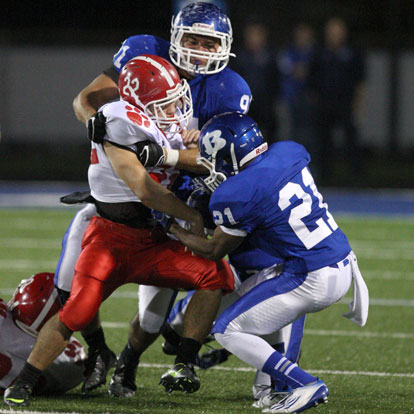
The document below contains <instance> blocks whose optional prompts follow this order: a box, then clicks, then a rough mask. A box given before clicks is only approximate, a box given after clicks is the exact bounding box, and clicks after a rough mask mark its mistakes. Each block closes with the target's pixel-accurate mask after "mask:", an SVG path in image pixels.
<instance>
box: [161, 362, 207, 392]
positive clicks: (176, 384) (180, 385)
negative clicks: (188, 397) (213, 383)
mask: <svg viewBox="0 0 414 414" xmlns="http://www.w3.org/2000/svg"><path fill="white" fill-rule="evenodd" d="M160 385H163V386H164V387H165V391H167V392H169V393H171V392H173V391H181V392H186V393H189V394H190V393H192V392H196V391H197V390H198V389H199V388H200V379H199V378H198V377H197V374H196V373H195V371H194V368H193V365H192V364H183V363H179V364H175V365H174V367H173V368H171V369H170V370H168V371H167V372H166V373H165V374H164V375H163V376H162V377H161V381H160Z"/></svg>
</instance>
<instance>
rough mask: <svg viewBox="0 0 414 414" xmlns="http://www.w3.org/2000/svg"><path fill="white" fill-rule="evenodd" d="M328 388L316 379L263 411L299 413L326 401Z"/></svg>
mask: <svg viewBox="0 0 414 414" xmlns="http://www.w3.org/2000/svg"><path fill="white" fill-rule="evenodd" d="M328 395H329V390H328V387H327V386H326V384H325V383H324V382H323V381H322V380H318V381H316V382H313V383H311V384H309V385H305V386H304V387H299V388H296V389H295V390H293V391H292V392H291V393H289V394H288V395H287V396H286V397H285V398H283V399H282V400H280V401H279V402H277V403H276V404H274V405H272V406H271V407H269V408H265V409H264V410H263V411H262V412H263V413H299V412H301V411H305V410H307V409H308V408H312V407H315V406H317V405H318V404H321V403H327V402H328Z"/></svg>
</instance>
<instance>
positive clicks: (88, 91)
mask: <svg viewBox="0 0 414 414" xmlns="http://www.w3.org/2000/svg"><path fill="white" fill-rule="evenodd" d="M231 43H232V28H231V23H230V20H229V19H228V17H227V16H226V15H225V14H224V13H223V12H222V11H221V10H220V9H219V8H218V7H216V6H215V5H213V4H211V3H192V4H189V5H188V6H186V7H184V8H183V9H182V10H181V11H180V12H179V13H178V15H177V16H176V17H175V18H174V19H173V21H172V27H171V41H170V42H168V41H167V40H164V39H161V38H159V37H156V36H151V35H137V36H131V37H129V38H128V39H126V40H125V41H124V42H123V44H122V46H121V48H120V49H119V51H118V52H117V53H116V54H115V55H114V58H113V64H112V66H111V67H110V68H108V69H107V70H105V71H104V73H103V74H100V75H99V76H97V77H96V78H95V79H94V80H93V81H92V82H91V83H90V84H89V85H88V86H87V87H85V88H84V89H83V90H82V91H81V92H80V93H79V94H78V95H77V96H76V98H75V100H74V102H73V108H74V111H75V114H76V116H77V118H78V119H79V120H80V121H81V122H84V123H87V125H88V133H89V135H90V137H91V139H93V140H97V141H99V135H101V136H103V135H104V133H105V130H104V128H105V123H104V122H105V120H104V119H103V117H102V114H101V113H98V114H97V113H96V111H97V110H98V108H100V107H101V106H102V105H103V104H105V103H107V102H109V101H111V100H115V99H118V98H119V91H118V88H117V80H118V76H119V73H120V71H121V70H122V68H123V66H124V65H125V64H126V63H127V62H128V61H129V60H130V59H131V58H133V57H136V56H138V55H141V54H153V55H158V56H161V57H163V58H165V59H167V60H169V61H171V62H172V63H173V64H174V65H175V66H176V68H177V70H178V71H179V73H180V76H182V77H184V78H186V79H187V80H188V83H189V85H190V88H191V95H192V100H193V110H194V117H193V120H192V121H191V122H190V126H189V128H190V129H189V130H188V131H186V132H184V133H183V138H184V140H186V142H187V143H191V142H192V141H194V140H196V139H197V137H198V132H199V131H198V130H199V129H200V128H201V127H202V126H203V124H204V123H205V122H206V121H207V120H208V119H210V118H211V117H212V116H214V115H216V114H220V113H223V112H226V111H240V112H243V113H245V112H247V111H248V109H249V105H250V101H251V92H250V89H249V87H248V85H247V83H246V82H245V81H244V80H243V78H242V77H241V76H240V75H238V74H237V73H235V72H234V71H232V70H231V69H230V68H228V67H227V63H228V61H229V58H230V56H231V52H230V50H231ZM187 152H188V156H191V157H193V158H191V160H193V159H194V160H195V156H196V154H197V152H198V150H197V149H196V148H195V149H194V150H189V151H182V152H180V155H179V158H180V159H179V160H178V162H179V163H180V162H184V161H185V160H183V159H182V157H183V156H184V155H185V153H187ZM148 154H149V155H153V154H152V153H150V152H149V153H148ZM140 160H141V162H142V164H144V166H147V163H146V162H145V160H143V159H140ZM148 161H149V160H148ZM176 161H177V160H176ZM179 165H180V164H177V166H179ZM81 200H82V199H81ZM88 200H90V199H89V198H87V197H85V200H84V201H88ZM95 211H96V209H95V206H94V204H88V205H87V206H86V207H85V208H84V209H82V210H80V211H79V212H77V214H76V215H75V217H74V219H73V220H72V222H71V224H70V225H69V228H68V229H67V232H66V234H65V236H64V238H63V242H62V252H61V256H60V259H59V262H58V265H57V269H56V272H55V273H56V276H55V283H56V286H57V288H58V289H59V292H60V294H61V297H62V301H63V302H64V301H65V299H67V298H68V297H69V293H70V289H71V284H72V278H73V274H74V270H73V269H74V266H75V263H76V260H77V258H78V256H79V254H80V251H81V241H82V238H83V234H84V232H85V230H86V228H87V226H88V224H89V221H90V219H91V217H92V216H93V215H94V214H95ZM175 295H176V292H174V291H173V290H171V289H160V288H155V287H154V288H152V287H148V286H147V287H140V288H139V313H137V315H135V317H134V318H133V320H132V322H131V330H130V334H129V340H128V343H127V344H126V346H125V348H124V350H123V351H122V352H121V354H120V355H119V357H118V359H117V364H116V367H115V371H114V374H113V376H112V379H111V382H110V385H109V393H110V394H111V395H114V396H120V397H123V396H132V395H134V394H135V391H136V385H135V375H136V368H137V365H138V361H139V357H140V355H141V354H142V353H143V352H144V351H145V350H146V349H147V348H148V346H149V345H150V344H152V343H153V342H154V341H155V339H156V338H157V337H158V335H159V332H160V330H161V327H162V325H163V324H164V322H165V319H166V317H167V315H168V313H169V310H170V307H171V304H172V303H173V302H174V298H175ZM82 334H83V336H84V338H85V341H86V343H87V344H88V346H89V352H88V364H87V366H88V370H87V372H86V375H85V382H84V384H83V388H82V389H83V391H84V392H88V391H90V390H93V389H94V388H96V387H98V386H100V385H101V384H104V383H105V381H106V374H107V372H108V369H109V368H110V367H111V366H112V365H113V361H114V355H113V353H112V351H111V350H110V349H109V348H108V346H107V345H106V342H105V337H104V333H103V330H102V328H101V324H100V320H99V314H97V315H96V317H95V319H94V321H93V322H92V323H91V324H90V326H88V328H87V329H85V331H83V332H82ZM191 352H192V351H191ZM177 377H179V375H177Z"/></svg>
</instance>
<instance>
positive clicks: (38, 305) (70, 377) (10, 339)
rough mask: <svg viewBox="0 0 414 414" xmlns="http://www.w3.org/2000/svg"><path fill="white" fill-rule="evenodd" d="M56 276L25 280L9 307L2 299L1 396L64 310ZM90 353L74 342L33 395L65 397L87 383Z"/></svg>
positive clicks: (71, 341)
mask: <svg viewBox="0 0 414 414" xmlns="http://www.w3.org/2000/svg"><path fill="white" fill-rule="evenodd" d="M53 277H54V274H53V273H37V274H35V275H33V276H31V277H30V278H29V279H25V280H22V281H21V282H20V284H19V286H18V287H17V289H16V291H15V292H14V294H13V297H12V298H11V299H10V301H9V302H8V303H7V304H6V303H5V302H4V301H3V300H2V299H1V298H0V332H1V335H0V393H1V394H3V392H4V390H5V389H6V388H7V387H9V386H10V385H12V384H13V382H14V381H15V380H16V377H17V375H18V374H19V372H20V371H21V369H22V368H23V366H24V363H25V362H26V359H27V357H28V356H29V354H30V352H31V350H32V348H33V345H34V343H35V340H36V336H37V334H38V332H39V330H40V328H41V327H42V326H43V325H44V324H45V323H46V321H47V320H48V319H49V318H50V317H51V316H52V315H54V314H55V313H56V312H57V311H58V310H59V308H60V302H59V298H58V294H57V291H56V289H55V286H54V283H53ZM85 360H86V353H85V350H84V349H83V347H82V345H81V344H80V343H79V342H78V341H77V340H76V339H75V338H71V340H70V341H69V343H68V345H67V347H66V348H65V349H64V351H63V352H62V353H61V354H60V355H59V356H58V357H57V358H56V359H55V360H54V361H53V363H52V364H51V365H50V366H49V368H48V369H46V370H45V371H43V373H42V375H41V376H40V378H39V379H38V381H37V383H36V384H35V386H34V388H33V394H35V395H43V394H55V393H64V392H66V391H69V390H71V389H72V388H75V387H77V386H78V385H79V384H80V383H81V382H82V381H83V372H84V369H85V365H84V363H85Z"/></svg>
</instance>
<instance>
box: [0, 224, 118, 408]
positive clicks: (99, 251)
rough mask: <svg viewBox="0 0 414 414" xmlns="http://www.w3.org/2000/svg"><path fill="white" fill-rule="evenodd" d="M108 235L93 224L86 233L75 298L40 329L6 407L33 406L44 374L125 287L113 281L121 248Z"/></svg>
mask: <svg viewBox="0 0 414 414" xmlns="http://www.w3.org/2000/svg"><path fill="white" fill-rule="evenodd" d="M107 235H108V232H105V229H104V228H98V226H96V225H94V224H93V223H92V222H91V224H90V225H89V227H88V230H87V233H86V234H85V239H86V238H87V239H88V242H87V243H84V246H83V250H82V253H81V255H80V257H79V259H78V261H77V263H76V268H75V276H74V278H73V282H72V291H71V296H70V297H69V299H68V300H67V301H66V303H65V305H64V306H63V307H62V308H61V309H60V311H59V313H58V314H56V315H55V316H54V317H52V318H51V319H49V321H48V322H47V323H46V324H45V325H44V326H43V327H42V329H41V330H40V332H39V335H38V337H37V339H36V342H35V345H34V347H33V349H32V352H31V354H30V355H29V358H28V360H27V363H26V364H25V366H24V368H23V370H22V371H21V373H20V374H19V376H18V378H17V380H16V383H15V384H14V385H13V386H12V387H10V388H8V389H7V392H5V395H4V401H5V402H6V404H8V405H28V404H29V397H30V394H31V390H32V389H33V387H34V385H35V383H36V382H37V380H38V379H39V377H40V375H41V373H42V371H43V370H44V369H46V368H47V367H48V366H49V365H50V364H51V363H52V362H53V360H54V359H55V358H56V357H57V356H58V355H59V354H60V353H61V352H62V351H63V350H64V349H65V347H66V345H67V343H68V341H69V338H70V336H71V334H72V332H74V331H82V330H83V329H85V327H86V326H88V324H90V323H91V321H92V320H93V318H94V316H95V315H96V313H97V311H98V309H99V306H100V304H101V302H102V301H103V300H104V299H105V298H106V297H108V296H109V295H110V293H111V292H112V291H113V290H114V289H115V288H116V287H117V286H119V285H120V284H122V280H120V279H121V278H120V277H119V276H120V275H118V274H116V273H115V274H114V281H112V282H110V281H109V278H110V276H111V275H112V274H113V271H114V269H115V267H116V260H115V256H114V255H116V254H117V247H114V245H115V240H111V239H110V238H109V237H108V240H107V242H106V243H105V237H106V236H107ZM96 240H97V242H96ZM122 247H123V246H121V248H119V247H118V250H119V251H120V252H123V249H122ZM122 258H123V257H122ZM90 275H94V276H93V277H92V276H90Z"/></svg>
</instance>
